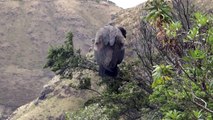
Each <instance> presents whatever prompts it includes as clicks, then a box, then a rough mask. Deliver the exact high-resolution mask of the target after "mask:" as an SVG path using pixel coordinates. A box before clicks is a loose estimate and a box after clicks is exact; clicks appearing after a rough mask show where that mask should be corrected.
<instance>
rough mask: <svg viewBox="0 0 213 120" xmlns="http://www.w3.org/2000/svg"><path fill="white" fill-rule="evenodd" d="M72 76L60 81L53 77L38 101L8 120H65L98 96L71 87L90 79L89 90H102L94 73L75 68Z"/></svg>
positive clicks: (16, 112)
mask: <svg viewBox="0 0 213 120" xmlns="http://www.w3.org/2000/svg"><path fill="white" fill-rule="evenodd" d="M72 74H73V78H72V79H60V76H55V77H54V78H53V79H52V80H51V81H50V82H49V83H48V84H47V85H45V86H44V88H43V91H42V94H40V97H39V98H38V99H36V100H34V101H32V102H30V103H29V104H26V105H24V106H21V107H20V108H18V109H17V110H16V111H15V112H14V113H13V114H12V115H11V116H10V118H9V119H10V120H65V113H66V112H73V111H76V110H78V109H79V108H80V107H82V106H83V104H84V103H85V102H86V101H87V100H88V99H89V98H91V97H93V96H95V95H98V94H97V93H95V92H93V91H89V90H79V89H75V88H72V87H71V86H78V85H79V81H80V80H81V79H84V78H92V81H91V82H92V83H91V84H92V86H91V88H92V89H93V90H96V91H101V90H102V89H103V88H102V87H100V86H97V83H98V82H100V81H99V80H100V78H99V77H98V75H97V73H95V72H94V71H91V70H87V69H84V70H83V69H81V68H77V69H76V70H74V72H73V73H72ZM44 95H45V97H43V96H44Z"/></svg>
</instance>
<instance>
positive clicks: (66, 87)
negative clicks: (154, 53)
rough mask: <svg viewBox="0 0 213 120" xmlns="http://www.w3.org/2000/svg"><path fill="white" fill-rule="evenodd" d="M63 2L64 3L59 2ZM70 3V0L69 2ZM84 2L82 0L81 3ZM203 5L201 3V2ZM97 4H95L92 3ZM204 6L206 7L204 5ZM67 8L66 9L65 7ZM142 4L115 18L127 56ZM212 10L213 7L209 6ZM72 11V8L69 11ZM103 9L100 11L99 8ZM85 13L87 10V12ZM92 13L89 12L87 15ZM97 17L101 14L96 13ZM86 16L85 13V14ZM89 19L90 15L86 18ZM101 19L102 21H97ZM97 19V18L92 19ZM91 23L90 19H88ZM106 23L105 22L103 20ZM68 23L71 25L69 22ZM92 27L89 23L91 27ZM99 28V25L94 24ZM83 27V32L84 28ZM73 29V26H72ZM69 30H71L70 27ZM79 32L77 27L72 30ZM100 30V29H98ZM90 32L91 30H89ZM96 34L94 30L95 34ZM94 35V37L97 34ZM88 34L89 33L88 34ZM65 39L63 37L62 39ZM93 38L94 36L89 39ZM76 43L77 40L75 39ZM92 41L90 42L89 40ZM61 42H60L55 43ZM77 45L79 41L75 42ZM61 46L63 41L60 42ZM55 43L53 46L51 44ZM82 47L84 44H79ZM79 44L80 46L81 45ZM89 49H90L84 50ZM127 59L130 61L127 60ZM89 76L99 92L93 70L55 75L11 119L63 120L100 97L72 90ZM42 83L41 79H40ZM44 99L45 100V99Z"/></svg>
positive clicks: (138, 21) (206, 1)
mask: <svg viewBox="0 0 213 120" xmlns="http://www.w3.org/2000/svg"><path fill="white" fill-rule="evenodd" d="M60 1H62V0H60ZM67 1H68V0H67ZM80 1H81V0H80ZM198 2H200V1H198ZM204 3H209V4H212V1H211V0H205V1H204V2H203V4H204ZM82 4H84V3H81V5H82ZM93 5H94V4H93ZM102 5H103V6H101V7H102V8H103V7H108V6H106V5H105V4H102ZM204 5H205V4H204ZM63 7H64V6H63ZM142 7H143V5H139V6H138V7H135V8H131V9H126V10H121V11H119V12H118V13H117V14H116V15H115V19H114V20H115V23H116V25H121V26H124V27H125V28H126V30H127V41H126V43H128V44H126V46H127V47H128V52H127V53H128V54H132V53H131V52H132V48H130V47H131V46H132V45H133V44H134V42H135V40H136V39H137V38H138V34H139V28H140V16H141V14H142V12H143V9H142ZM210 8H211V7H210ZM67 9H71V8H69V7H68V8H67ZM99 9H101V8H99ZM84 12H86V11H84ZM88 14H89V13H88ZM97 14H98V13H97ZM84 15H85V14H84ZM87 17H88V16H87ZM97 19H101V18H97ZM91 20H94V19H91ZM89 21H90V20H89ZM103 21H104V20H103ZM67 24H68V23H67ZM91 24H92V25H94V24H96V23H95V22H93V21H91ZM87 25H88V24H86V25H85V26H84V27H85V28H86V29H84V30H87V29H88V28H89V29H90V27H88V26H87ZM89 25H90V24H89ZM94 26H98V25H94ZM58 27H59V28H61V29H62V28H63V29H65V28H66V27H67V25H64V26H57V29H59V28H58ZM84 27H82V28H81V29H83V28H84ZM71 28H72V27H71ZM68 29H69V28H68ZM73 29H74V30H75V29H80V28H79V27H78V28H75V27H74V28H73ZM94 30H95V29H94ZM96 30H97V29H96ZM89 32H91V31H89ZM92 32H94V33H95V31H92ZM94 33H91V34H94ZM78 34H79V33H78V32H74V35H75V37H77V36H78ZM88 34H89V33H88ZM62 38H63V36H62ZM90 38H92V37H90ZM74 39H75V40H76V38H74ZM88 40H90V39H88ZM55 42H59V41H55ZM74 42H75V44H77V43H76V41H74ZM84 42H86V43H87V42H88V44H86V45H85V44H84V43H83V45H84V46H89V42H90V41H84ZM59 43H61V42H59ZM52 44H53V43H52ZM80 45H82V44H80ZM80 45H79V46H80ZM84 48H87V47H84ZM125 59H128V57H126V58H125ZM81 76H82V77H88V76H90V77H91V78H94V79H93V80H92V81H93V83H92V85H93V88H94V89H96V90H101V89H102V88H99V87H97V86H96V83H98V81H99V80H100V78H99V77H98V76H97V73H96V72H94V71H91V70H87V69H86V70H83V69H77V70H76V71H74V72H73V78H72V79H59V76H56V77H55V78H54V79H53V80H51V81H49V83H48V84H47V85H45V86H44V88H43V91H42V92H41V94H40V95H38V96H39V97H38V98H37V99H35V100H33V101H32V102H30V103H29V104H26V105H24V106H22V107H20V108H18V109H17V110H16V111H15V112H14V113H13V114H12V115H11V116H10V119H11V120H29V119H33V120H35V119H38V120H43V119H45V120H46V119H47V120H55V119H59V120H61V119H62V120H63V119H64V113H65V112H67V111H69V112H70V111H75V110H77V109H79V107H81V106H82V105H83V103H84V102H85V101H86V100H87V99H89V98H90V97H92V96H94V95H97V94H95V93H93V92H92V91H86V90H83V91H82V90H76V89H74V88H72V87H70V86H71V85H72V84H73V83H76V84H78V81H79V80H80V79H82V77H81ZM39 80H40V79H39ZM44 96H45V97H44Z"/></svg>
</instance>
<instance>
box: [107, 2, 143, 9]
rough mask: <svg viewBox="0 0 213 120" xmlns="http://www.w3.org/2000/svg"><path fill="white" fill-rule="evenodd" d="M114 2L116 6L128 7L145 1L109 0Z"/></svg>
mask: <svg viewBox="0 0 213 120" xmlns="http://www.w3.org/2000/svg"><path fill="white" fill-rule="evenodd" d="M110 1H112V2H114V3H115V4H116V5H117V6H120V7H122V8H130V7H135V6H136V5H139V4H140V3H143V2H145V1H146V0H110Z"/></svg>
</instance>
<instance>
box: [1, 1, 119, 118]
mask: <svg viewBox="0 0 213 120" xmlns="http://www.w3.org/2000/svg"><path fill="white" fill-rule="evenodd" d="M118 10H120V8H118V7H116V6H114V5H111V4H103V3H97V2H96V1H95V0H87V1H85V0H1V1H0V18H1V19H0V26H1V27H0V73H1V74H0V83H1V84H0V119H1V117H2V115H5V114H6V113H5V112H10V111H11V110H13V109H15V108H17V107H18V106H20V105H23V104H25V103H26V102H29V101H31V100H32V99H34V98H35V97H36V96H38V94H39V92H40V91H41V89H42V86H43V85H44V83H46V82H47V80H50V79H51V77H52V76H53V73H51V72H50V71H48V70H43V69H42V67H43V65H44V63H45V61H46V59H45V57H46V56H47V51H48V48H49V47H50V45H52V46H55V45H58V44H60V43H62V42H63V40H64V38H65V37H64V36H65V34H66V33H67V32H69V31H72V32H73V33H74V35H75V36H74V45H75V47H76V49H78V48H81V51H82V53H83V54H85V52H86V51H88V49H89V47H90V44H91V38H93V37H94V35H95V32H96V31H97V29H99V27H101V26H103V25H104V24H106V23H107V22H108V21H109V20H110V18H111V14H114V13H115V12H116V11H118Z"/></svg>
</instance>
